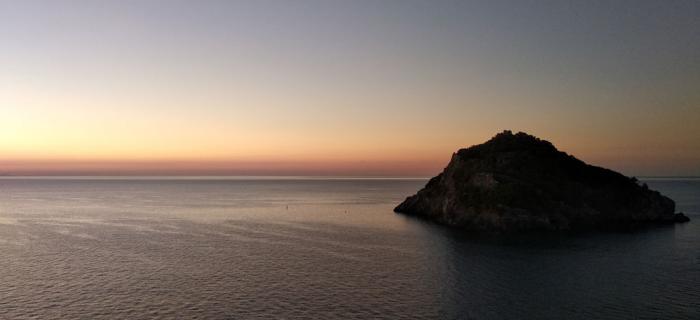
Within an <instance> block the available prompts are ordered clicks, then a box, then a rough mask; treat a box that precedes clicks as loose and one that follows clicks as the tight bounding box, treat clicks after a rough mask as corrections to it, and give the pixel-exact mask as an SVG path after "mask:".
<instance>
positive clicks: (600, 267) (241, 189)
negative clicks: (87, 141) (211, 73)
mask: <svg viewBox="0 0 700 320" xmlns="http://www.w3.org/2000/svg"><path fill="white" fill-rule="evenodd" d="M642 180H643V181H644V182H646V183H647V184H648V185H649V187H650V188H652V189H656V190H659V191H660V192H661V193H663V194H665V195H667V196H669V197H670V198H672V199H673V200H675V201H676V204H677V211H682V212H684V213H686V215H688V216H689V217H690V218H691V219H692V221H691V222H689V223H685V224H677V225H668V226H663V227H650V228H645V229H640V230H635V231H627V232H614V233H580V234H569V235H518V236H504V235H475V234H470V233H466V232H462V231H460V230H455V229H450V228H446V227H442V226H439V225H435V224H432V223H430V222H426V221H422V220H418V219H415V218H412V217H407V216H404V215H400V214H396V213H394V212H393V208H394V207H395V206H396V205H397V204H398V203H400V202H401V201H402V200H403V199H404V198H405V197H407V196H409V195H412V194H414V193H415V192H416V191H417V190H418V189H420V188H421V187H423V186H424V185H425V183H426V182H427V180H426V179H423V178H420V179H418V178H417V179H409V178H402V179H389V178H387V179H383V178H315V177H216V178H211V177H118V178H114V177H32V178H26V177H3V178H0V319H700V179H698V178H653V179H651V178H650V179H642Z"/></svg>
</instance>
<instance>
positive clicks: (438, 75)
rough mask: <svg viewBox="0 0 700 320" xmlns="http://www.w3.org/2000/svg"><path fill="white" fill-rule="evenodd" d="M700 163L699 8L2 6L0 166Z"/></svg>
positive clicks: (684, 168)
mask: <svg viewBox="0 0 700 320" xmlns="http://www.w3.org/2000/svg"><path fill="white" fill-rule="evenodd" d="M504 129H511V130H514V131H526V132H528V133H531V134H534V135H537V136H540V137H542V138H545V139H548V140H550V141H552V142H553V143H554V144H555V145H557V146H558V147H559V148H560V149H562V150H565V151H567V152H569V153H572V154H574V155H576V156H577V157H579V158H581V159H582V160H584V161H587V162H590V163H593V164H596V165H601V166H606V167H610V168H612V169H615V170H620V171H622V172H623V173H626V174H629V175H700V1H697V0H690V1H639V0H636V1H570V2H569V1H521V0H519V1H493V0H489V1H405V0H402V1H330V0H323V1H264V0H263V1H45V2H36V1H24V0H22V1H20V0H17V1H6V0H0V173H4V174H293V175H295V174H296V175H306V174H323V175H409V176H430V175H433V174H435V173H437V172H438V171H439V170H440V169H441V168H442V167H444V165H445V164H446V163H447V161H448V160H449V158H450V155H451V154H452V152H454V151H456V150H457V149H458V148H460V147H467V146H470V145H473V144H477V143H481V142H483V141H485V140H486V139H488V138H490V137H491V136H493V135H494V134H496V133H497V132H499V131H502V130H504Z"/></svg>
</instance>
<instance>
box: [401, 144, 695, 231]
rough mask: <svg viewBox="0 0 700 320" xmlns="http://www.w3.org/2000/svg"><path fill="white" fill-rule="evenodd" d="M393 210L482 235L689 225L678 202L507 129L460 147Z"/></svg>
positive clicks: (620, 175) (550, 145)
mask: <svg viewBox="0 0 700 320" xmlns="http://www.w3.org/2000/svg"><path fill="white" fill-rule="evenodd" d="M394 211H396V212H399V213H404V214H408V215H414V216H418V217H422V218H425V219H428V220H432V221H435V222H437V223H440V224H445V225H449V226H454V227H460V228H465V229H470V230H480V231H496V232H504V231H532V230H552V231H555V230H576V229H615V228H628V227H634V226H639V225H643V224H650V223H673V222H684V221H687V220H688V218H687V217H685V216H684V215H683V214H682V213H679V214H676V213H675V203H674V202H673V200H671V199H669V198H667V197H665V196H663V195H661V194H660V193H659V192H657V191H653V190H649V189H648V188H647V186H646V185H645V184H640V183H639V182H638V181H637V180H636V179H634V178H628V177H626V176H624V175H622V174H620V173H617V172H614V171H612V170H608V169H604V168H600V167H596V166H592V165H588V164H586V163H584V162H583V161H581V160H578V159H576V158H575V157H573V156H571V155H568V154H566V153H564V152H561V151H558V150H557V149H556V148H555V147H554V146H553V145H552V144H551V143H550V142H548V141H545V140H541V139H538V138H536V137H534V136H531V135H528V134H525V133H522V132H521V133H517V134H513V133H512V132H510V131H504V132H502V133H500V134H498V135H496V136H495V137H493V138H492V139H491V140H489V141H487V142H486V143H484V144H480V145H476V146H472V147H470V148H466V149H461V150H459V151H458V152H457V153H455V154H453V155H452V159H451V160H450V163H449V164H448V165H447V167H446V168H445V170H444V171H443V172H442V173H441V174H439V175H438V176H436V177H434V178H432V179H430V181H429V182H428V183H427V185H426V186H425V187H424V188H423V189H422V190H420V191H418V193H417V194H416V195H413V196H411V197H408V198H407V199H406V200H405V201H404V202H403V203H401V204H400V205H398V206H397V207H396V209H394Z"/></svg>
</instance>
